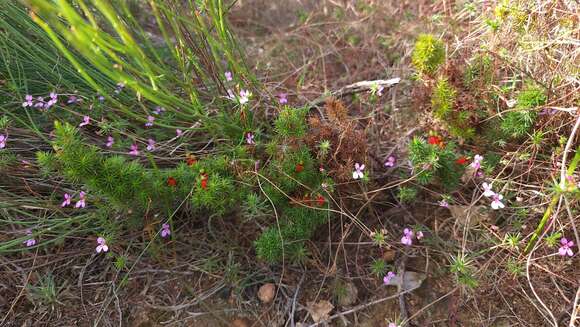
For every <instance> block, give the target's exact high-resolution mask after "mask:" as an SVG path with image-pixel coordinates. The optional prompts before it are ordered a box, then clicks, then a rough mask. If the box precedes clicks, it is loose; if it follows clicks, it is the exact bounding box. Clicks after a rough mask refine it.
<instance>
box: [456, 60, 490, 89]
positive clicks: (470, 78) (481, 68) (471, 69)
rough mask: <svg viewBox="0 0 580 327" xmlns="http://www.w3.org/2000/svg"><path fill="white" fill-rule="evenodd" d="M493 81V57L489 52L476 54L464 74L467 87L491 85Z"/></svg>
mask: <svg viewBox="0 0 580 327" xmlns="http://www.w3.org/2000/svg"><path fill="white" fill-rule="evenodd" d="M492 81H493V58H492V57H491V56H490V55H487V54H484V55H482V54H478V55H476V56H474V57H473V58H472V59H471V61H470V63H469V64H468V66H467V68H466V69H465V73H464V76H463V83H464V85H465V86H466V87H474V88H476V87H478V86H479V85H485V86H490V85H491V83H492Z"/></svg>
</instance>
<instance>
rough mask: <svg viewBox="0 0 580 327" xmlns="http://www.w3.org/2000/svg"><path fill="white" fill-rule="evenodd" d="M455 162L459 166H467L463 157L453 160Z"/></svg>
mask: <svg viewBox="0 0 580 327" xmlns="http://www.w3.org/2000/svg"><path fill="white" fill-rule="evenodd" d="M455 162H456V163H458V164H460V165H465V164H467V158H465V156H461V157H459V159H457V160H455Z"/></svg>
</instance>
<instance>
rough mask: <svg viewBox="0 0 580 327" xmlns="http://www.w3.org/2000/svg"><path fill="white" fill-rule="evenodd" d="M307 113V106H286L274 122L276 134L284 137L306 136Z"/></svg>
mask: <svg viewBox="0 0 580 327" xmlns="http://www.w3.org/2000/svg"><path fill="white" fill-rule="evenodd" d="M307 113H308V110H307V109H305V108H302V109H296V108H291V107H284V108H283V109H282V110H281V111H280V113H279V114H278V118H277V119H276V121H275V122H274V126H275V130H276V134H277V135H278V136H279V137H283V138H284V137H301V136H304V133H306V114H307Z"/></svg>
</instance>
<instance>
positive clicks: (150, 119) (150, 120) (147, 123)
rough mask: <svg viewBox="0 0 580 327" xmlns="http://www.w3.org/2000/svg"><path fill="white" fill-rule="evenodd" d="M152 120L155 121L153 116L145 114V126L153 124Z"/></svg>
mask: <svg viewBox="0 0 580 327" xmlns="http://www.w3.org/2000/svg"><path fill="white" fill-rule="evenodd" d="M154 121H155V117H153V116H151V115H149V116H147V122H146V123H145V126H147V127H151V126H153V122H154Z"/></svg>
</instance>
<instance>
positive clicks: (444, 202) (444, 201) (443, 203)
mask: <svg viewBox="0 0 580 327" xmlns="http://www.w3.org/2000/svg"><path fill="white" fill-rule="evenodd" d="M437 204H438V205H439V206H440V207H443V208H449V203H447V201H446V200H445V199H443V200H441V201H439V202H437Z"/></svg>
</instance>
